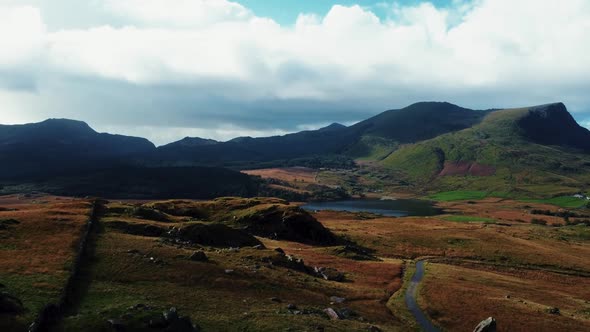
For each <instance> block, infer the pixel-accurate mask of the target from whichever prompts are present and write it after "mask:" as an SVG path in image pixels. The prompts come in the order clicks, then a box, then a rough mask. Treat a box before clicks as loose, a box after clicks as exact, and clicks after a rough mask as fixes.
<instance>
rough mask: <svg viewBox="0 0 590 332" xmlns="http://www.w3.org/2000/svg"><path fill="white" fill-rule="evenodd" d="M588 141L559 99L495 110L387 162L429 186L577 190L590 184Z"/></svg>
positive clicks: (507, 191)
mask: <svg viewBox="0 0 590 332" xmlns="http://www.w3.org/2000/svg"><path fill="white" fill-rule="evenodd" d="M588 142H590V132H589V131H588V130H586V129H584V128H582V127H580V126H579V125H578V124H577V123H576V122H575V121H574V120H573V118H572V117H571V115H570V114H569V113H568V112H567V109H566V108H565V106H564V105H563V104H561V103H557V104H549V105H543V106H536V107H530V108H520V109H506V110H499V111H496V112H493V113H490V114H488V115H487V116H486V117H485V119H484V120H483V121H482V122H481V123H480V124H478V125H475V126H473V127H471V128H468V129H465V130H462V131H458V132H454V133H449V134H445V135H442V136H439V137H436V138H434V139H431V140H427V141H424V142H420V143H417V144H411V145H406V146H404V147H402V148H401V149H400V150H398V151H396V152H394V153H393V154H392V155H390V156H389V157H387V158H386V159H385V160H383V162H382V165H383V166H384V167H386V168H387V169H390V170H395V171H401V172H403V174H404V175H405V177H406V178H407V179H408V180H409V182H411V183H413V184H414V185H415V186H417V187H424V188H426V189H428V190H455V189H465V188H469V189H474V190H484V191H488V192H496V193H497V194H500V195H502V194H503V195H525V196H531V195H532V196H535V195H554V194H555V195H556V194H561V193H576V192H581V191H585V190H587V188H588V186H589V183H590V182H589V180H590V177H588V175H587V174H588V171H590V156H589V155H587V154H586V152H587V151H588Z"/></svg>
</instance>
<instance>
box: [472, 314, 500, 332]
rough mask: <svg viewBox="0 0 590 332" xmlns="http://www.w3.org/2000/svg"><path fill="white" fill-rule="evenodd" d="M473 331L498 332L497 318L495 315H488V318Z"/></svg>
mask: <svg viewBox="0 0 590 332" xmlns="http://www.w3.org/2000/svg"><path fill="white" fill-rule="evenodd" d="M473 332H496V319H494V318H493V317H488V318H487V319H485V320H483V321H481V322H480V323H479V324H478V325H477V326H476V327H475V330H473Z"/></svg>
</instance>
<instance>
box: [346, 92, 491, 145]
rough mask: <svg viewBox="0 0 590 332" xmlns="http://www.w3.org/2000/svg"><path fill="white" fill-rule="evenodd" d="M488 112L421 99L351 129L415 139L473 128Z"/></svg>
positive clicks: (402, 141)
mask: <svg viewBox="0 0 590 332" xmlns="http://www.w3.org/2000/svg"><path fill="white" fill-rule="evenodd" d="M487 113H488V112H487V111H474V110H471V109H467V108H463V107H459V106H457V105H453V104H450V103H447V102H420V103H415V104H412V105H410V106H408V107H405V108H402V109H399V110H389V111H385V112H383V113H381V114H379V115H376V116H374V117H372V118H369V119H367V120H364V121H361V122H359V123H357V124H355V125H354V126H352V127H351V128H350V130H351V131H355V132H357V133H359V134H360V135H366V136H375V137H382V138H388V139H392V140H395V141H397V142H399V143H414V142H419V141H422V140H425V139H429V138H433V137H436V136H438V135H442V134H445V133H448V132H453V131H457V130H461V129H465V128H469V127H471V126H473V125H474V124H476V123H478V122H480V121H481V120H482V119H483V118H484V117H485V115H486V114H487Z"/></svg>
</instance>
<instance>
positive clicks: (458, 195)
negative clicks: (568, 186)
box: [428, 190, 588, 209]
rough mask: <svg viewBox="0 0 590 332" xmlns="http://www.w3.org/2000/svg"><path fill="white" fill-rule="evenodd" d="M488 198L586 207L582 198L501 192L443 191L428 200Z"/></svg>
mask: <svg viewBox="0 0 590 332" xmlns="http://www.w3.org/2000/svg"><path fill="white" fill-rule="evenodd" d="M488 197H495V198H512V199H516V200H520V201H522V202H530V203H538V204H551V205H555V206H559V207H562V208H566V209H575V208H582V207H585V206H586V205H588V200H586V199H584V198H577V197H573V196H559V197H552V198H546V199H531V198H526V197H523V196H522V195H518V194H509V193H503V192H485V191H464V190H455V191H445V192H439V193H436V194H433V195H430V196H428V198H430V199H432V200H435V201H440V202H452V201H467V200H482V199H485V198H488Z"/></svg>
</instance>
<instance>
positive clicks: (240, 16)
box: [104, 0, 253, 27]
mask: <svg viewBox="0 0 590 332" xmlns="http://www.w3.org/2000/svg"><path fill="white" fill-rule="evenodd" d="M104 8H105V9H106V10H108V11H110V12H112V13H113V14H115V15H117V16H121V17H124V18H127V19H130V20H131V21H133V22H136V23H139V24H150V25H163V26H176V27H205V26H208V25H211V24H215V23H219V22H224V21H243V20H248V19H250V18H252V17H253V13H252V12H251V11H250V10H249V9H247V8H245V7H244V6H242V5H240V4H239V3H237V2H231V1H227V0H175V1H174V2H173V3H171V2H170V0H105V1H104Z"/></svg>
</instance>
